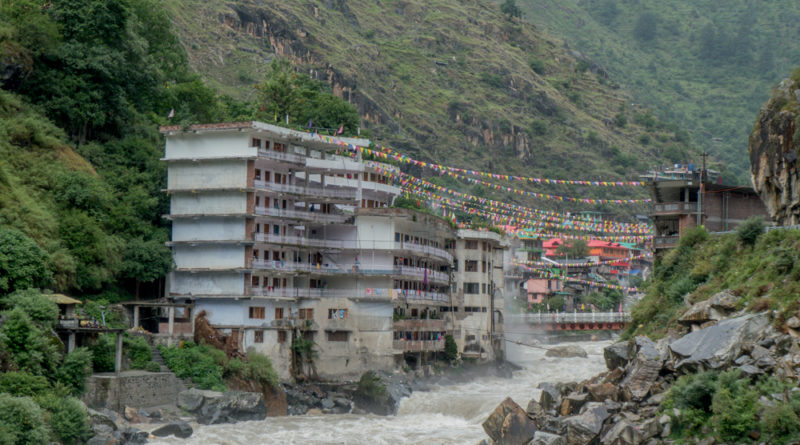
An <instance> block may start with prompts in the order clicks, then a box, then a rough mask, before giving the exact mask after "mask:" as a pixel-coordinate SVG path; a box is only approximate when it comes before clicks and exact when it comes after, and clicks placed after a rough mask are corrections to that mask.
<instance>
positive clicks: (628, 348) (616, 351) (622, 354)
mask: <svg viewBox="0 0 800 445" xmlns="http://www.w3.org/2000/svg"><path fill="white" fill-rule="evenodd" d="M632 345H633V344H632V342H629V341H621V342H619V343H614V344H613V345H611V346H606V347H605V348H604V349H603V358H604V359H605V361H606V367H608V369H609V370H610V371H613V370H614V369H616V368H623V369H624V368H625V367H626V366H627V365H628V362H629V361H630V360H631V356H632V355H633V353H632Z"/></svg>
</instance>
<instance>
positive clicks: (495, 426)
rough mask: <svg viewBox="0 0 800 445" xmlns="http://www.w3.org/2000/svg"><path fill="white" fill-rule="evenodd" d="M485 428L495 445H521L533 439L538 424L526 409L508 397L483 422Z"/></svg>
mask: <svg viewBox="0 0 800 445" xmlns="http://www.w3.org/2000/svg"><path fill="white" fill-rule="evenodd" d="M483 430H484V431H486V434H488V435H489V437H490V438H491V439H492V441H493V443H494V444H495V445H521V444H527V443H528V442H530V441H531V439H533V435H534V433H536V425H535V424H534V423H533V421H532V420H531V419H530V418H528V416H527V414H526V413H525V410H523V409H522V408H521V407H520V406H519V405H517V404H516V403H515V402H514V401H513V400H511V397H508V398H506V399H505V400H503V401H502V402H501V403H500V405H498V406H497V408H495V410H494V411H493V412H492V413H491V414H490V415H489V418H487V419H486V421H484V422H483Z"/></svg>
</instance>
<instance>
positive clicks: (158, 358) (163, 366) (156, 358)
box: [150, 343, 169, 372]
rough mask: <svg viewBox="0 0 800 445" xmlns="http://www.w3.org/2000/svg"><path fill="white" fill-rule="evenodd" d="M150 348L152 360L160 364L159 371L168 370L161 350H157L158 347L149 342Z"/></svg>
mask: <svg viewBox="0 0 800 445" xmlns="http://www.w3.org/2000/svg"><path fill="white" fill-rule="evenodd" d="M150 350H151V351H152V354H153V357H152V360H153V361H154V362H156V363H158V364H159V366H161V372H168V371H169V368H167V365H166V364H165V363H164V357H162V356H161V352H159V351H158V348H157V347H155V346H154V345H153V344H152V343H150Z"/></svg>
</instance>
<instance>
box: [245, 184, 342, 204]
mask: <svg viewBox="0 0 800 445" xmlns="http://www.w3.org/2000/svg"><path fill="white" fill-rule="evenodd" d="M253 184H254V186H255V187H256V188H257V189H261V190H271V191H275V192H281V193H291V194H295V195H303V196H312V197H321V198H339V199H348V200H355V199H356V190H355V189H353V188H340V187H324V188H323V187H320V186H309V187H306V186H303V185H290V184H276V183H274V182H267V181H262V180H258V179H256V180H255V181H253Z"/></svg>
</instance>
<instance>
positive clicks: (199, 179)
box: [167, 160, 248, 189]
mask: <svg viewBox="0 0 800 445" xmlns="http://www.w3.org/2000/svg"><path fill="white" fill-rule="evenodd" d="M247 176H248V169H247V161H243V160H218V161H213V162H211V161H207V162H197V163H183V162H172V163H170V164H169V168H168V169H167V184H168V188H170V189H195V188H196V189H203V188H212V187H241V188H244V187H247V186H248V184H247Z"/></svg>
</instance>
